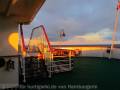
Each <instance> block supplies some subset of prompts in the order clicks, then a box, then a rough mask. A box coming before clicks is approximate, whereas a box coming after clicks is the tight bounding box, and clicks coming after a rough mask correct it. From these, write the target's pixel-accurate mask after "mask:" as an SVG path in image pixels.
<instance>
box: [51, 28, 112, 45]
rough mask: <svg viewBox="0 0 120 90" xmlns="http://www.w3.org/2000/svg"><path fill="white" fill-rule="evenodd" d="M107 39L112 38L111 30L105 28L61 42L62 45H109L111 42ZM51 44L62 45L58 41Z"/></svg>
mask: <svg viewBox="0 0 120 90" xmlns="http://www.w3.org/2000/svg"><path fill="white" fill-rule="evenodd" d="M107 37H112V30H110V29H109V28H105V29H102V30H98V32H91V33H87V34H84V35H76V36H74V37H73V38H71V39H70V40H65V41H63V42H64V44H68V45H69V44H73V45H74V44H77V45H78V44H105V43H106V44H109V43H111V40H109V39H107ZM51 43H52V44H55V45H56V44H60V43H61V44H63V43H62V42H60V41H57V42H51Z"/></svg>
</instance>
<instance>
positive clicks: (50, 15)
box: [24, 0, 120, 44]
mask: <svg viewBox="0 0 120 90" xmlns="http://www.w3.org/2000/svg"><path fill="white" fill-rule="evenodd" d="M116 3H117V1H114V0H46V2H45V4H44V5H43V7H42V8H41V9H40V11H39V12H38V14H37V16H36V17H35V19H34V20H33V22H32V23H31V24H30V25H29V26H26V28H25V27H24V29H28V30H29V31H28V30H26V31H24V34H25V37H29V36H30V33H28V32H30V31H31V29H32V28H34V27H36V26H39V25H40V24H43V25H45V28H46V31H47V33H48V37H49V39H50V41H51V42H53V43H56V44H57V42H59V38H58V32H59V31H60V30H61V29H64V31H65V33H66V37H65V41H66V43H67V42H70V43H72V42H73V43H76V44H78V43H79V44H82V43H85V44H86V43H91V44H92V43H102V42H103V43H104V42H107V41H108V42H110V40H111V33H112V32H111V31H113V26H114V19H115V8H116ZM119 28H120V25H119ZM118 33H120V32H118ZM117 38H118V39H119V38H120V35H118V34H117ZM77 40H78V41H77Z"/></svg>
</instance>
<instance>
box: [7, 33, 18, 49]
mask: <svg viewBox="0 0 120 90" xmlns="http://www.w3.org/2000/svg"><path fill="white" fill-rule="evenodd" d="M8 42H9V44H10V45H11V46H12V47H13V48H14V49H15V50H16V51H18V33H17V32H14V33H11V34H10V35H9V37H8Z"/></svg>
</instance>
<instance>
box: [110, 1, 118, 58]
mask: <svg viewBox="0 0 120 90" xmlns="http://www.w3.org/2000/svg"><path fill="white" fill-rule="evenodd" d="M119 10H120V0H118V3H117V7H116V12H115V14H116V16H115V23H114V31H113V33H112V44H111V49H110V55H109V59H110V58H111V57H112V52H113V49H114V44H115V40H116V32H117V29H118V19H119Z"/></svg>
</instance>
